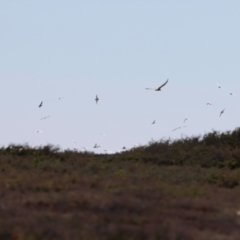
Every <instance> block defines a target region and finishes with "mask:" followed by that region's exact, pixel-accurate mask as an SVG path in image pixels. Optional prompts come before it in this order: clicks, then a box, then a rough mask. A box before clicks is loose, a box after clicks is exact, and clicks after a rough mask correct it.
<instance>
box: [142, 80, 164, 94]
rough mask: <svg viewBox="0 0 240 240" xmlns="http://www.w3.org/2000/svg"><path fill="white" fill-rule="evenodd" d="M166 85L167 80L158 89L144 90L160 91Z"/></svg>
mask: <svg viewBox="0 0 240 240" xmlns="http://www.w3.org/2000/svg"><path fill="white" fill-rule="evenodd" d="M167 83H168V79H167V81H166V82H165V83H164V84H162V85H161V86H160V87H158V88H146V90H154V91H161V89H162V87H164V86H165V85H166V84H167Z"/></svg>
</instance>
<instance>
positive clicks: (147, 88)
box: [146, 88, 156, 90]
mask: <svg viewBox="0 0 240 240" xmlns="http://www.w3.org/2000/svg"><path fill="white" fill-rule="evenodd" d="M146 90H156V89H155V88H146Z"/></svg>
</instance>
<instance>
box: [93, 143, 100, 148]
mask: <svg viewBox="0 0 240 240" xmlns="http://www.w3.org/2000/svg"><path fill="white" fill-rule="evenodd" d="M93 147H94V148H100V147H101V146H100V145H97V143H95V145H94V146H93Z"/></svg>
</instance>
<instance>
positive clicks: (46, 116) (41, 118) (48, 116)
mask: <svg viewBox="0 0 240 240" xmlns="http://www.w3.org/2000/svg"><path fill="white" fill-rule="evenodd" d="M49 117H50V116H46V117H43V118H41V119H40V120H44V119H47V118H49Z"/></svg>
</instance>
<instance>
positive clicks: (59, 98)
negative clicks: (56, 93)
mask: <svg viewBox="0 0 240 240" xmlns="http://www.w3.org/2000/svg"><path fill="white" fill-rule="evenodd" d="M63 98H64V97H58V98H56V99H58V100H61V99H63Z"/></svg>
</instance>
